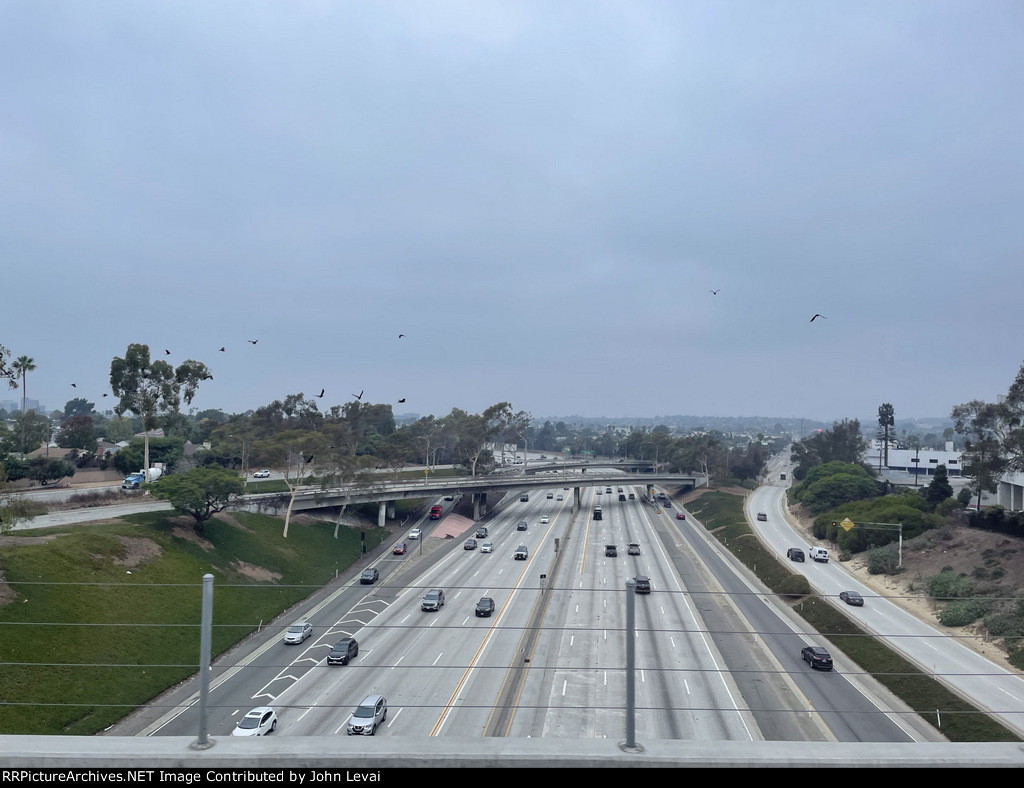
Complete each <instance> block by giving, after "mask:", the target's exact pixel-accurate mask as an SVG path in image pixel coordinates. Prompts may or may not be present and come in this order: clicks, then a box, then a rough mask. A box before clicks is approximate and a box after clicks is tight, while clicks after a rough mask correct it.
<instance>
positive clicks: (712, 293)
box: [708, 288, 722, 295]
mask: <svg viewBox="0 0 1024 788" xmlns="http://www.w3.org/2000/svg"><path fill="white" fill-rule="evenodd" d="M721 289H722V288H718V290H721ZM718 290H709V291H708V292H709V293H711V295H718Z"/></svg>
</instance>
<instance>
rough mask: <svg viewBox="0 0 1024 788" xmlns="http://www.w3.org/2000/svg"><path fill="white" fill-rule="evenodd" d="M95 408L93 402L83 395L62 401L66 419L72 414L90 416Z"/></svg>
mask: <svg viewBox="0 0 1024 788" xmlns="http://www.w3.org/2000/svg"><path fill="white" fill-rule="evenodd" d="M95 410H96V406H95V404H94V403H92V402H89V401H88V400H87V399H85V398H84V397H75V398H74V399H69V400H68V401H67V402H66V403H64V420H65V421H66V420H67V419H70V418H72V417H73V416H92V415H93V413H94V412H95Z"/></svg>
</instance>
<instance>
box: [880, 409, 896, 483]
mask: <svg viewBox="0 0 1024 788" xmlns="http://www.w3.org/2000/svg"><path fill="white" fill-rule="evenodd" d="M895 424H896V416H895V411H894V409H893V407H892V405H891V404H889V403H888V402H883V403H882V404H881V405H879V406H878V439H879V440H880V441H882V452H883V454H884V457H885V459H884V460H883V464H884V465H885V466H886V467H889V439H890V438H891V437H892V431H893V428H894V426H895Z"/></svg>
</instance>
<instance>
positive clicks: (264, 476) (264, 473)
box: [252, 468, 270, 479]
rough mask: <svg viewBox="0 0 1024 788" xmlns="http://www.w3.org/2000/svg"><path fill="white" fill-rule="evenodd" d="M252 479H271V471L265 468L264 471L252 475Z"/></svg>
mask: <svg viewBox="0 0 1024 788" xmlns="http://www.w3.org/2000/svg"><path fill="white" fill-rule="evenodd" d="M252 478H254V479H269V478H270V471H268V470H267V469H266V468H264V469H263V470H260V471H256V472H255V473H254V474H253V475H252Z"/></svg>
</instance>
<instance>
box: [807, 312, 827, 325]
mask: <svg viewBox="0 0 1024 788" xmlns="http://www.w3.org/2000/svg"><path fill="white" fill-rule="evenodd" d="M819 317H820V318H821V319H822V320H828V318H827V317H825V316H824V315H817V314H816V315H815V316H814V317H812V318H811V322H812V323H813V322H814V321H815V319H816V318H819Z"/></svg>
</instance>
